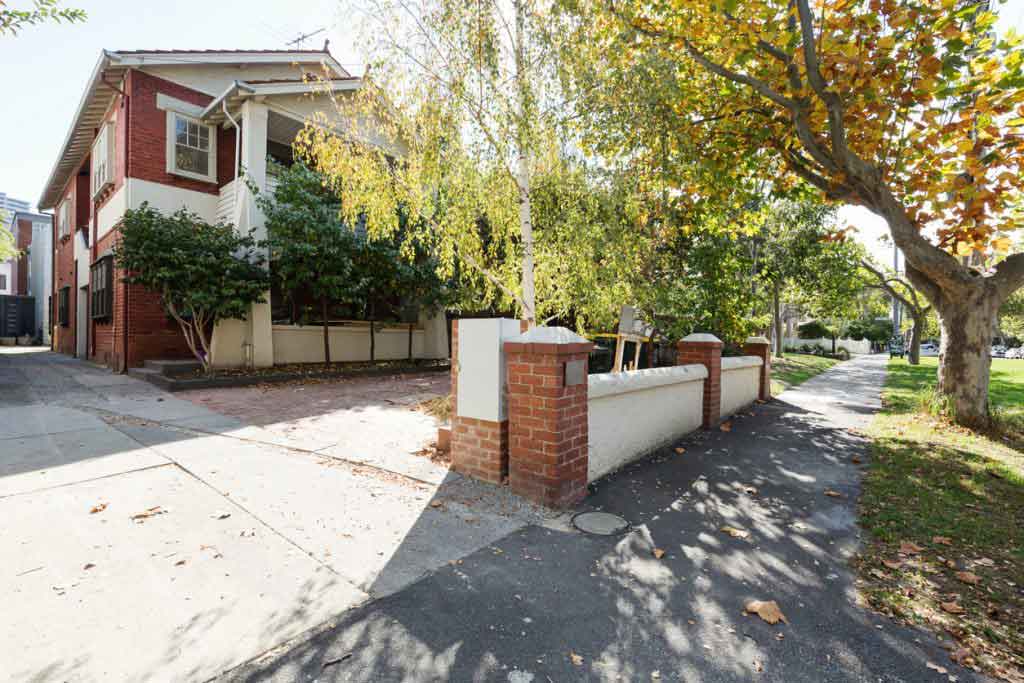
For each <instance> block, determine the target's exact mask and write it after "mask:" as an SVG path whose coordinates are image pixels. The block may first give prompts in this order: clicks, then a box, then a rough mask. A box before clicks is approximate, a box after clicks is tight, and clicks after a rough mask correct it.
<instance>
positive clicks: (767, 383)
mask: <svg viewBox="0 0 1024 683" xmlns="http://www.w3.org/2000/svg"><path fill="white" fill-rule="evenodd" d="M743 353H745V354H746V355H748V356H757V357H758V358H760V359H761V390H760V391H759V392H758V394H757V397H758V398H759V399H761V400H762V401H767V400H769V399H770V398H771V397H772V345H771V342H770V341H768V340H767V339H765V338H764V337H750V338H748V339H747V342H746V343H745V344H744V345H743Z"/></svg>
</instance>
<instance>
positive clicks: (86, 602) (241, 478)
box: [0, 347, 540, 681]
mask: <svg viewBox="0 0 1024 683" xmlns="http://www.w3.org/2000/svg"><path fill="white" fill-rule="evenodd" d="M385 387H386V390H385V391H383V393H382V395H381V396H379V397H378V398H377V399H374V398H373V396H372V395H370V396H367V395H364V396H362V398H359V397H353V396H354V394H353V392H349V393H348V394H346V393H345V392H344V391H342V392H340V393H339V392H337V391H335V394H334V395H330V396H328V395H327V394H326V393H324V395H320V396H318V397H317V398H315V399H310V398H307V395H306V394H304V391H305V390H301V391H300V388H301V387H299V386H293V387H290V388H289V389H287V391H290V392H291V393H290V394H288V393H287V391H286V392H284V393H282V394H280V395H278V394H274V395H271V396H264V397H263V400H262V402H260V401H257V402H256V403H255V405H262V406H263V409H264V410H265V412H266V413H267V414H268V415H271V416H273V415H275V414H276V415H277V416H278V418H279V419H277V418H274V419H267V420H260V419H256V418H254V417H253V416H252V415H248V416H247V415H244V414H243V415H239V414H236V415H225V414H222V413H221V412H218V411H217V410H216V409H217V407H218V405H217V404H218V401H217V400H212V398H211V397H210V396H205V397H204V396H201V395H200V396H193V397H191V398H192V399H194V401H193V400H187V399H182V398H177V397H174V396H171V395H169V394H166V393H164V392H162V391H161V390H159V389H157V388H155V387H153V386H151V385H149V384H146V383H144V382H140V381H138V380H135V379H132V378H129V377H126V376H122V375H113V374H110V373H109V372H108V371H106V370H104V369H101V368H97V367H95V366H92V365H90V364H87V363H83V362H80V361H76V360H74V359H70V358H67V357H64V356H60V355H57V354H53V353H50V352H49V351H46V350H45V349H25V348H20V347H15V348H7V347H5V348H0V520H2V522H0V557H2V558H4V559H3V562H2V563H0V592H2V594H3V596H4V598H5V599H4V619H2V620H0V678H4V679H7V680H19V681H20V680H28V681H122V680H131V681H147V680H152V681H168V680H206V679H209V678H210V677H213V676H215V675H217V674H218V673H220V672H222V671H224V670H226V669H228V668H231V667H233V666H236V665H238V664H239V663H241V662H244V661H247V660H250V659H251V658H253V657H257V656H259V655H261V654H263V653H265V652H267V651H268V650H270V649H272V648H274V647H275V646H278V645H280V644H281V643H283V642H285V641H287V640H288V639H291V638H294V637H296V636H299V635H301V634H302V633H304V632H306V631H308V630H310V629H313V628H315V627H319V626H322V625H324V624H328V625H329V624H330V623H331V622H332V621H334V620H336V619H338V618H340V617H341V615H342V614H343V613H344V612H345V611H346V610H348V609H350V608H351V607H353V606H355V605H359V604H361V603H364V602H367V601H369V600H372V599H373V598H376V597H379V596H384V595H388V594H391V593H394V592H396V591H398V590H400V589H401V588H403V587H405V586H407V585H409V584H410V583H411V582H413V581H415V580H416V579H418V578H419V577H421V576H423V575H424V574H428V573H430V572H432V571H434V570H435V569H437V568H438V567H441V566H443V565H447V564H448V563H449V562H451V561H454V560H456V559H457V558H460V557H463V556H465V555H468V554H470V553H472V552H474V551H477V550H479V549H481V548H484V547H486V546H488V545H490V544H491V543H494V542H496V541H497V540H498V539H500V538H502V537H504V536H506V535H507V534H509V533H510V532H512V531H514V530H516V529H519V528H522V527H523V526H525V525H527V524H529V523H535V522H537V521H538V520H539V519H540V513H539V512H538V511H537V510H535V509H532V508H528V507H525V506H523V505H522V504H521V503H519V502H517V501H516V500H515V499H513V498H511V497H508V496H505V495H504V494H503V493H502V492H500V491H498V490H496V489H493V488H490V487H485V486H481V485H478V484H475V483H474V482H472V481H470V480H466V479H462V478H460V477H458V476H456V475H454V474H451V473H449V472H448V471H447V469H446V468H445V467H444V466H443V465H438V464H435V463H431V462H430V461H429V460H427V459H424V458H419V457H416V456H412V455H410V454H409V451H411V450H414V449H415V448H418V447H419V445H420V444H421V443H422V441H423V440H424V439H429V437H430V435H431V434H432V433H433V430H435V429H436V425H435V424H434V422H433V420H432V419H431V418H429V417H427V416H424V415H423V414H421V413H418V412H413V411H410V409H409V406H408V405H407V404H408V403H410V402H411V401H413V400H414V399H416V400H418V399H419V398H420V396H421V395H422V394H425V393H429V392H425V391H423V388H424V387H423V385H422V384H417V380H416V379H415V378H413V379H409V380H389V381H388V382H385ZM357 388H358V389H359V391H364V390H365V389H366V387H357ZM318 391H319V392H321V393H323V390H312V391H311V392H310V395H312V394H317V392H318ZM355 393H358V391H357V392H355ZM364 393H365V391H364ZM372 393H373V392H370V394H372ZM345 396H348V397H349V399H351V400H348V399H346V398H345ZM396 397H397V398H396ZM205 399H210V400H205ZM222 399H223V397H222ZM224 400H226V399H224ZM320 401H326V403H323V402H320ZM222 403H223V400H222ZM223 409H224V408H223V406H222V410H223ZM224 412H231V411H229V410H224ZM237 412H238V411H236V413H237ZM243 418H244V419H243ZM389 426H390V429H389Z"/></svg>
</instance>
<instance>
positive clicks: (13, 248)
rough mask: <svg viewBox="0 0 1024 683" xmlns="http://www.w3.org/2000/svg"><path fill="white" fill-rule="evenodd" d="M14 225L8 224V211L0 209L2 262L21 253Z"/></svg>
mask: <svg viewBox="0 0 1024 683" xmlns="http://www.w3.org/2000/svg"><path fill="white" fill-rule="evenodd" d="M13 227H14V226H9V225H7V212H6V211H3V210H0V263H3V262H4V261H7V260H9V259H12V258H14V257H16V256H17V255H18V254H20V253H21V252H19V251H18V246H17V244H18V243H17V242H15V241H14V231H13Z"/></svg>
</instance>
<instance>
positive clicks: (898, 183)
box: [567, 0, 1024, 426]
mask: <svg viewBox="0 0 1024 683" xmlns="http://www.w3.org/2000/svg"><path fill="white" fill-rule="evenodd" d="M567 2H568V4H569V5H570V8H571V9H572V10H573V11H574V12H575V13H576V15H577V17H578V19H577V21H576V23H575V27H576V30H577V31H578V32H579V33H580V34H581V36H582V38H583V39H579V40H577V41H576V43H577V45H579V52H580V61H581V62H582V61H596V62H599V63H600V67H598V68H599V71H598V75H599V76H600V75H601V74H603V73H610V74H611V75H610V76H609V78H611V79H613V80H615V82H616V83H618V84H620V85H622V86H624V88H623V89H619V90H618V91H617V92H614V95H611V94H609V93H600V91H599V94H603V95H604V96H605V97H604V102H603V108H604V109H613V108H619V109H624V110H626V111H630V110H631V108H632V107H633V106H634V102H635V101H637V100H644V99H650V97H649V96H648V94H647V93H648V92H649V91H651V90H656V91H665V94H666V96H665V97H663V98H660V99H659V101H664V102H665V104H666V105H667V106H666V107H665V108H664V111H665V112H666V114H667V116H668V117H669V122H668V123H666V121H665V120H664V119H663V118H661V119H658V120H648V119H646V118H645V117H643V116H637V117H634V118H633V119H632V123H633V125H634V127H635V128H637V129H645V130H646V131H647V132H648V133H649V138H650V140H651V141H650V142H649V143H648V146H649V147H650V148H655V147H656V144H655V141H656V140H657V138H658V135H659V134H660V133H661V132H662V131H663V130H664V129H665V128H666V126H669V125H670V126H673V127H675V128H676V130H677V132H676V133H675V138H676V139H678V138H680V137H682V136H687V137H688V138H689V139H691V140H694V141H698V143H699V145H700V147H701V154H700V155H699V156H698V158H701V159H703V160H704V162H702V163H706V164H707V165H709V166H710V167H713V168H714V169H715V171H716V172H718V173H719V174H721V176H722V177H724V178H725V179H726V181H727V180H728V179H731V178H736V177H738V176H740V175H741V174H744V173H746V172H747V171H749V170H750V168H751V164H755V165H757V166H758V167H759V168H760V173H761V174H763V175H764V176H765V177H769V178H772V179H773V180H774V182H776V183H777V184H779V185H785V184H786V183H791V182H792V178H799V179H802V180H803V181H804V182H806V183H809V184H810V185H812V186H814V187H816V188H817V189H818V190H819V191H820V192H821V193H822V194H823V195H824V196H825V197H827V198H828V199H829V200H832V201H835V202H843V203H848V204H856V205H862V206H865V207H866V208H868V209H869V210H871V211H873V212H874V213H876V214H877V215H879V216H881V217H882V218H883V219H885V221H886V222H887V224H888V227H889V230H890V233H891V235H892V238H893V241H894V242H895V244H896V245H897V246H898V247H899V248H900V249H901V250H902V251H903V253H904V255H905V257H906V261H907V271H906V272H907V277H908V279H909V280H910V282H911V284H913V285H914V287H915V288H916V289H917V290H918V291H920V292H921V293H922V294H923V295H924V297H925V298H926V299H927V300H928V302H929V303H930V304H931V305H932V306H933V307H934V309H935V311H936V313H937V314H938V317H939V320H940V325H941V328H942V344H943V349H942V356H941V363H940V367H939V371H938V391H939V392H940V393H941V394H943V395H945V396H946V397H947V398H948V403H949V405H950V407H951V409H952V412H953V413H954V415H955V417H956V419H957V420H958V421H960V422H961V423H964V424H969V425H978V426H984V425H987V424H989V421H990V416H989V413H988V380H989V366H990V357H989V354H990V350H989V347H990V341H991V338H992V329H993V323H994V320H995V316H996V312H997V310H998V308H999V306H1000V304H1001V303H1002V302H1003V301H1005V300H1006V299H1007V298H1008V297H1009V296H1010V295H1011V294H1012V293H1013V292H1014V291H1016V290H1017V289H1018V288H1019V287H1021V285H1022V284H1024V253H1020V254H1014V255H1012V256H1010V257H1008V258H1005V259H1003V260H1002V261H1000V262H999V263H998V264H997V265H996V266H994V267H992V268H990V269H981V268H978V267H976V266H975V265H974V263H976V260H975V259H970V258H968V259H962V258H961V257H963V256H969V255H971V254H990V253H991V252H993V251H1000V250H1004V249H1006V248H1008V246H1009V244H1010V240H1009V237H1008V233H1009V232H1010V231H1012V230H1014V229H1015V228H1016V227H1017V219H1016V216H1015V214H1014V208H1015V203H1016V202H1017V199H1018V197H1019V192H1020V189H1021V187H1022V186H1024V172H1022V171H1024V169H1022V161H1024V148H1022V144H1021V137H1020V126H1021V125H1024V90H1022V89H1021V87H1020V86H1021V84H1022V83H1024V59H1022V52H1021V47H1020V39H1019V38H1018V37H1017V36H1015V35H1012V34H1011V35H1008V36H1007V37H1006V38H1004V39H997V38H996V37H995V36H994V35H993V33H992V29H993V24H994V22H995V15H994V13H993V12H991V11H989V10H988V6H989V4H988V3H984V2H976V1H975V0H949V1H946V2H937V1H936V2H924V3H907V2H898V1H896V0H853V1H848V0H823V1H821V2H817V3H814V5H813V6H812V4H811V2H810V0H785V1H784V0H756V1H753V2H744V3H739V2H735V1H732V0H727V1H726V2H724V3H699V2H692V1H691V0H669V1H667V2H661V3H655V4H651V3H646V2H640V1H639V0H614V1H612V0H609V1H608V2H604V3H585V2H578V3H571V2H569V0H567ZM637 63H643V64H654V65H657V67H658V69H660V71H659V73H666V74H668V75H669V76H670V77H669V78H668V79H666V80H665V81H658V80H646V79H637V80H634V81H633V82H630V81H628V80H627V79H625V78H623V77H622V74H629V73H631V72H632V71H633V69H634V68H635V65H636V64H637ZM597 106H598V109H599V110H600V109H601V107H602V105H601V103H600V102H599V103H598V105H597ZM719 182H722V181H721V180H719ZM684 190H685V188H684Z"/></svg>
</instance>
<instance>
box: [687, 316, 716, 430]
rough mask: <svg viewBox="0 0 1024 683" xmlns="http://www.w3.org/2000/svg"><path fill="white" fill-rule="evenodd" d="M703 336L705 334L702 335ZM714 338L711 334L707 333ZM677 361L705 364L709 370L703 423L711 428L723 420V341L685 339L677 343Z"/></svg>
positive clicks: (705, 390)
mask: <svg viewBox="0 0 1024 683" xmlns="http://www.w3.org/2000/svg"><path fill="white" fill-rule="evenodd" d="M702 336H703V335H702ZM707 336H709V337H711V338H712V339H714V337H712V336H711V335H707ZM676 363H678V364H679V365H703V366H704V367H705V368H707V370H708V376H707V379H705V380H704V405H703V413H702V415H703V418H702V425H703V427H704V429H711V428H712V427H714V426H716V425H717V424H718V423H719V422H721V412H722V342H720V341H719V340H717V339H714V341H710V340H707V341H705V340H691V339H690V338H689V337H687V338H686V339H683V340H682V341H681V342H679V343H678V344H677V345H676Z"/></svg>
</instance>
